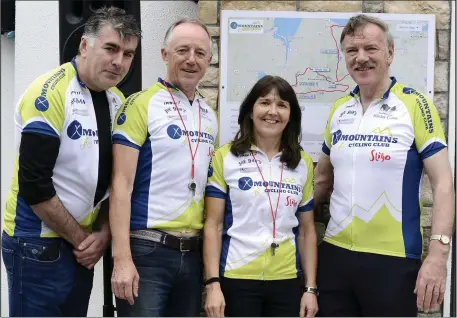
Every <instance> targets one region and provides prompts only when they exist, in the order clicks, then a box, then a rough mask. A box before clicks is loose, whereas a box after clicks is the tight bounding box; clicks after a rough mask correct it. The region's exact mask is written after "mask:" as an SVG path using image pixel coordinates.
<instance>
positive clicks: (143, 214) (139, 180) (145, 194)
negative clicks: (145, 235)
mask: <svg viewBox="0 0 457 318" xmlns="http://www.w3.org/2000/svg"><path fill="white" fill-rule="evenodd" d="M150 137H151V136H150V135H149V133H148V136H147V137H146V141H145V142H144V144H143V146H142V147H141V149H140V153H139V155H138V165H137V168H136V174H135V183H134V184H133V193H132V212H131V213H132V215H131V217H130V229H131V230H144V229H147V227H148V211H149V210H148V203H149V186H150V184H151V171H152V149H151V139H150Z"/></svg>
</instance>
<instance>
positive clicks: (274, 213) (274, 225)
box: [251, 151, 284, 256]
mask: <svg viewBox="0 0 457 318" xmlns="http://www.w3.org/2000/svg"><path fill="white" fill-rule="evenodd" d="M251 155H252V158H253V159H254V162H255V164H256V165H257V169H258V170H259V173H260V176H261V177H262V181H263V184H264V185H265V189H266V190H267V195H268V200H269V201H270V211H271V218H272V219H273V243H271V245H270V246H271V254H272V255H273V256H275V252H276V249H277V248H278V247H279V244H278V243H276V215H277V214H278V207H279V199H280V198H281V184H282V172H283V170H284V162H282V163H281V178H280V180H279V194H278V201H277V202H276V209H275V210H274V211H273V204H272V203H271V197H270V191H268V183H267V182H266V181H265V178H264V177H263V174H262V170H260V167H259V164H258V163H257V160H256V158H255V156H254V153H253V152H252V151H251Z"/></svg>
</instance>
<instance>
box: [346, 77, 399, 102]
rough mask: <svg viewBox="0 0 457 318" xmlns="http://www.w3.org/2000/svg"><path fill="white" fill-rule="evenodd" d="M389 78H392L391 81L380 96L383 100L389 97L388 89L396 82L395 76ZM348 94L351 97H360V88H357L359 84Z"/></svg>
mask: <svg viewBox="0 0 457 318" xmlns="http://www.w3.org/2000/svg"><path fill="white" fill-rule="evenodd" d="M390 79H391V80H392V82H391V83H390V86H389V88H388V89H387V91H386V92H385V93H384V95H383V96H382V98H381V100H384V99H387V98H389V94H390V90H391V89H392V87H394V85H395V84H396V83H397V79H396V78H395V77H393V76H392V77H390ZM349 95H351V96H352V97H354V98H359V97H360V88H359V85H357V86H356V87H355V88H354V89H353V90H352V92H350V93H349Z"/></svg>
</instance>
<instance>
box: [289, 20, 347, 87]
mask: <svg viewBox="0 0 457 318" xmlns="http://www.w3.org/2000/svg"><path fill="white" fill-rule="evenodd" d="M335 26H336V27H339V28H343V27H344V26H342V25H338V24H332V25H331V26H330V33H331V35H332V38H333V41H334V42H335V45H336V54H337V62H336V74H335V75H336V76H335V77H336V81H335V83H338V82H341V81H342V80H344V79H345V78H346V77H347V76H348V75H349V73H348V74H346V75H344V76H343V78H342V79H338V68H339V65H340V50H339V48H338V42H337V41H336V39H335V36H334V34H333V27H335ZM310 69H311V68H310V67H307V68H306V69H305V71H304V72H303V73H299V74H297V75H295V84H294V85H292V87H297V85H298V78H299V77H300V76H303V75H305V74H306V72H307V71H308V70H310ZM316 74H317V75H319V76H322V77H324V78H325V80H326V81H327V82H333V81H330V80H329V79H328V78H327V76H325V75H323V74H321V73H319V72H317V71H316ZM335 85H337V86H343V87H345V89H344V90H341V89H334V90H325V89H320V90H315V91H308V92H302V93H297V92H296V94H297V95H298V94H309V93H319V92H325V93H332V92H343V93H344V92H346V91H347V90H348V88H349V85H345V84H335Z"/></svg>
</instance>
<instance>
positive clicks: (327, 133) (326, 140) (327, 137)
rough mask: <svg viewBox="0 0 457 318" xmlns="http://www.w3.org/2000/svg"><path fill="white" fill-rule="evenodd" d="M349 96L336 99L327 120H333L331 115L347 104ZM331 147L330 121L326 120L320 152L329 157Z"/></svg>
mask: <svg viewBox="0 0 457 318" xmlns="http://www.w3.org/2000/svg"><path fill="white" fill-rule="evenodd" d="M351 99H352V97H351V96H343V97H340V98H338V99H337V100H336V101H335V102H334V103H333V105H332V108H331V109H330V114H329V117H328V118H329V119H330V118H333V114H334V113H335V111H336V110H337V109H338V108H339V107H341V106H342V105H344V104H345V103H347V102H348V101H349V100H351ZM331 147H332V135H331V133H330V120H327V124H326V125H325V130H324V143H323V144H322V151H323V152H324V153H325V154H326V155H330V148H331Z"/></svg>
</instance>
